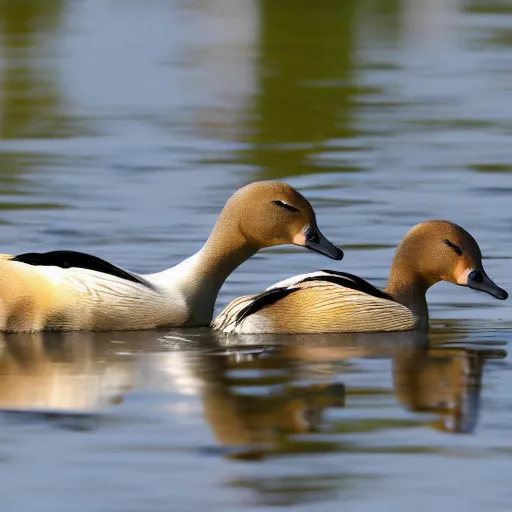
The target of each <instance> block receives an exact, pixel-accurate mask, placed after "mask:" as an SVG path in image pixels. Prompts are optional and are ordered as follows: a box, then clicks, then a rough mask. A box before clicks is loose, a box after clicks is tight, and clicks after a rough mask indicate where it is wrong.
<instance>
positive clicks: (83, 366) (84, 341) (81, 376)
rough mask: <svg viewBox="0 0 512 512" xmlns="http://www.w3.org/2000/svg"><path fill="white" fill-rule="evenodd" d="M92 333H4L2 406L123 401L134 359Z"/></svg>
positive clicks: (86, 406) (79, 406)
mask: <svg viewBox="0 0 512 512" xmlns="http://www.w3.org/2000/svg"><path fill="white" fill-rule="evenodd" d="M111 348H112V346H111V345H110V344H109V340H106V339H100V338H98V337H97V336H94V335H93V334H92V333H65V334H62V335H59V334H56V333H51V334H49V333H36V334H12V335H3V337H2V339H1V342H0V409H2V410H16V411H53V412H55V411H63V412H64V411H65V412H87V411H91V410H94V409H98V408H101V407H104V406H106V405H109V404H115V403H119V402H120V401H122V397H123V394H124V393H126V391H127V390H129V389H130V387H131V386H132V382H133V365H132V363H133V361H132V360H131V359H130V358H128V357H127V356H123V355H119V354H118V353H116V352H113V351H112V350H111Z"/></svg>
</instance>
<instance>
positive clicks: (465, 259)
mask: <svg viewBox="0 0 512 512" xmlns="http://www.w3.org/2000/svg"><path fill="white" fill-rule="evenodd" d="M439 281H448V282H450V283H454V284H457V285H461V286H468V287H470V288H474V289H477V290H481V291H484V292H486V293H489V294H490V295H493V296H494V297H496V298H498V299H502V300H504V299H506V298H507V296H508V295H507V292H505V291H504V290H502V289H501V288H499V287H498V286H497V285H496V284H495V283H494V282H493V281H492V280H491V279H490V278H489V277H488V276H487V274H486V273H485V271H484V269H483V266H482V257H481V253H480V248H479V247H478V244H477V243H476V241H475V239H474V238H473V237H472V236H471V235H470V234H469V233H468V232H467V231H465V230H464V229H462V228H461V227H460V226H457V225H456V224H453V223H451V222H448V221H428V222H423V223H421V224H418V225H416V226H414V227H413V228H412V229H411V230H410V231H409V232H408V233H407V235H406V236H405V238H404V239H403V240H402V242H401V243H400V244H399V246H398V248H397V250H396V253H395V257H394V259H393V264H392V266H391V271H390V276H389V280H388V284H387V286H386V288H385V289H384V291H380V290H378V289H377V288H375V287H373V286H372V285H371V284H370V283H368V282H366V281H364V280H363V279H361V278H359V277H357V276H353V275H351V274H347V273H342V272H333V271H320V272H315V273H312V274H304V275H300V276H296V277H294V278H291V279H287V280H285V281H282V282H281V283H277V284H276V285H274V286H272V287H270V288H268V289H267V290H266V291H265V292H263V293H261V294H257V295H252V296H247V297H241V298H239V299H236V300H234V301H233V302H232V303H231V304H229V305H228V306H227V307H226V308H225V309H224V311H223V312H222V313H221V314H220V315H219V316H218V317H217V318H216V319H215V321H214V322H213V327H214V329H217V330H221V331H224V332H233V333H315V332H367V331H408V330H414V329H424V328H426V327H428V308H427V302H426V297H425V294H426V291H427V290H428V288H430V287H431V286H432V285H433V284H435V283H437V282H439Z"/></svg>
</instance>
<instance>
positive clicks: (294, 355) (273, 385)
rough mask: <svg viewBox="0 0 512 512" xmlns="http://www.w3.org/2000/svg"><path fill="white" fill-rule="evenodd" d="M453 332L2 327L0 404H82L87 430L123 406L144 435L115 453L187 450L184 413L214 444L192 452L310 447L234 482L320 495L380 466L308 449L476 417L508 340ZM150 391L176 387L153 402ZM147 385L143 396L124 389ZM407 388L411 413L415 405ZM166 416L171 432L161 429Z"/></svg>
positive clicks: (296, 499) (254, 455) (233, 454)
mask: <svg viewBox="0 0 512 512" xmlns="http://www.w3.org/2000/svg"><path fill="white" fill-rule="evenodd" d="M452 338H453V340H454V341H456V342H457V344H456V345H455V344H453V343H452V344H451V345H447V344H446V343H444V344H443V343H441V344H438V345H435V346H429V345H428V343H427V342H428V341H429V340H428V339H427V337H426V335H425V334H421V333H398V334H395V333H389V334H385V335H382V334H375V333H369V334H365V335H341V336H337V335H329V336H322V335H316V336H296V337H292V338H290V337H264V336H255V337H251V336H244V337H240V338H236V337H225V336H222V335H218V334H217V333H213V332H211V331H208V330H206V329H198V330H187V331H180V330H175V331H172V332H171V333H169V334H165V335H164V334H162V333H151V332H138V333H137V332H133V333H101V334H93V333H39V334H37V335H22V334H19V335H5V337H4V339H3V343H2V348H1V352H0V409H2V410H4V411H13V410H14V411H23V412H31V413H32V414H30V416H29V419H30V418H32V417H33V416H34V413H37V417H38V418H42V419H46V418H47V415H46V414H42V415H41V414H39V413H41V412H42V413H46V412H48V411H51V412H52V413H53V415H52V416H50V419H51V421H52V423H53V422H54V421H55V418H59V419H63V420H64V421H67V420H69V418H70V413H81V414H80V415H78V416H77V415H76V414H74V415H73V416H72V418H73V423H75V422H76V421H77V419H78V420H79V422H80V429H78V430H79V431H82V430H84V426H85V425H87V430H91V428H94V429H101V428H103V427H102V425H103V423H96V422H95V423H94V425H96V426H93V427H91V426H90V420H91V418H98V417H99V416H97V415H96V414H94V413H95V411H97V410H101V409H102V408H103V410H104V411H107V412H108V413H109V414H111V415H114V414H118V411H120V414H121V417H122V418H123V420H122V424H123V425H126V426H125V427H124V428H131V429H133V430H134V431H135V432H136V435H134V437H133V438H131V439H132V440H131V441H129V442H128V441H125V443H126V442H127V443H128V444H121V448H119V446H117V445H118V444H119V443H117V444H114V445H113V446H112V448H111V450H112V451H109V452H107V454H105V456H103V455H101V456H100V455H99V454H96V457H100V458H99V459H98V460H103V459H102V457H105V459H104V460H105V461H108V460H109V458H108V457H109V455H108V453H110V454H111V453H117V452H116V450H118V449H121V450H122V451H126V452H127V453H132V451H133V453H137V457H138V456H139V455H140V454H141V453H143V452H144V450H148V454H151V457H153V456H154V449H155V448H154V446H155V444H154V443H155V442H156V443H157V444H156V446H158V450H159V451H160V450H163V451H164V452H165V450H169V449H170V450H171V451H172V453H173V454H174V455H173V456H179V455H178V452H176V448H175V447H176V446H178V447H179V448H178V450H179V451H180V450H182V447H181V444H182V442H184V441H185V439H187V434H186V432H184V431H183V430H182V429H183V425H189V424H190V425H192V426H193V425H194V424H196V423H197V422H201V423H202V422H203V421H204V422H205V424H206V425H207V427H208V429H209V430H210V431H211V432H212V434H213V436H214V439H215V442H216V444H217V447H215V449H213V450H212V449H206V450H204V449H200V447H201V446H204V445H203V443H204V441H203V440H202V439H200V440H196V442H197V443H198V444H196V445H192V446H191V447H190V448H189V449H192V450H193V453H194V454H197V452H198V450H199V454H200V455H205V454H210V455H212V454H213V455H216V454H218V453H219V452H220V453H221V454H222V455H223V458H224V459H225V460H227V461H230V460H240V459H241V460H246V461H250V460H263V459H265V458H267V457H270V456H272V457H276V456H279V457H282V456H288V455H293V456H302V457H303V458H304V457H305V461H306V466H305V467H304V470H305V471H306V473H304V474H295V473H293V472H292V473H289V474H285V475H282V476H278V477H269V476H268V475H266V474H261V473H260V472H259V471H257V470H256V474H255V475H254V476H247V475H245V476H244V475H238V473H237V474H236V476H233V477H231V478H229V479H228V480H226V481H224V485H227V486H228V487H229V488H232V489H237V488H240V489H246V490H250V491H252V493H253V494H254V496H255V500H256V501H257V502H261V503H262V504H266V505H268V504H274V505H277V504H291V503H304V502H305V501H313V502H317V501H322V500H325V499H333V498H335V497H336V496H337V495H338V494H339V492H340V489H345V488H346V489H353V487H354V485H356V484H357V482H359V483H360V482H361V479H362V478H363V479H364V477H365V476H368V477H370V476H372V475H370V474H369V473H368V475H366V473H363V474H361V472H359V473H358V474H357V477H355V476H351V473H347V472H346V471H345V470H340V468H337V469H334V470H333V468H336V467H337V466H336V464H335V465H334V466H333V467H332V468H330V469H325V471H324V470H322V471H320V472H319V471H318V465H317V466H315V468H317V469H315V470H313V469H309V468H308V467H307V461H308V460H310V459H314V458H315V456H316V457H317V459H318V457H326V458H327V457H328V456H329V455H332V454H345V455H346V456H350V455H354V454H361V453H364V454H388V455H391V454H393V455H398V454H407V453H411V454H420V453H439V452H440V451H441V452H442V451H443V448H442V447H441V446H438V445H434V446H428V445H424V444H421V443H420V444H416V441H414V443H415V444H414V445H412V446H410V445H403V444H400V441H397V439H400V438H401V437H406V436H402V435H403V434H405V433H406V432H408V431H410V430H411V429H415V430H414V433H413V435H412V439H414V440H416V439H418V436H419V437H420V439H421V436H422V435H423V434H422V433H421V430H420V428H421V427H429V426H434V427H435V428H437V429H438V430H440V431H441V432H442V433H441V434H440V435H443V433H445V432H454V433H456V432H471V431H473V429H474V428H475V426H476V423H477V420H478V413H479V405H480V393H481V390H482V379H483V370H484V367H485V361H487V360H488V359H490V358H502V357H504V355H505V351H504V350H501V349H496V348H492V347H490V346H487V347H485V346H484V347H478V346H476V345H466V346H464V345H462V344H460V340H457V335H454V336H452ZM233 340H235V343H236V342H241V341H243V342H244V345H233ZM226 341H229V342H230V343H226ZM436 341H438V340H436ZM430 342H431V343H432V339H430ZM386 383H387V384H386ZM148 391H149V392H151V393H152V394H153V396H162V397H167V398H166V401H164V402H163V403H162V401H159V400H157V401H156V402H151V401H149V402H147V401H146V400H147V393H148ZM137 393H138V394H139V397H141V396H145V397H146V399H143V400H142V401H141V400H140V399H139V400H137V398H135V400H127V395H129V394H133V395H134V396H135V397H136V396H137ZM191 401H193V402H199V403H200V406H201V408H200V411H199V412H198V411H197V408H196V407H189V405H190V402H191ZM397 402H398V404H400V405H401V406H402V407H405V408H406V409H408V410H409V411H411V412H412V413H414V416H411V417H405V418H404V416H403V413H402V412H401V411H400V408H397V407H396V404H397ZM113 405H115V407H112V406H113ZM148 407H149V408H150V409H149V410H148ZM155 407H156V408H157V409H158V411H159V412H158V418H159V421H158V422H156V423H154V422H148V423H141V422H140V418H141V414H144V416H148V417H151V415H154V413H155V412H156V411H155V410H154V409H153V408H155ZM105 408H106V409H105ZM130 411H131V412H130ZM84 412H85V413H88V414H83V413H84ZM16 417H17V419H19V420H22V421H23V420H24V418H26V417H25V416H24V415H21V416H19V415H17V416H16ZM101 417H103V415H102V416H101ZM84 421H85V423H84ZM105 428H106V429H107V432H106V435H107V436H108V426H107V427H105ZM177 428H178V430H176V429H177ZM161 429H163V430H164V434H163V436H162V434H160V435H161V436H162V437H160V441H155V442H152V439H154V438H155V436H156V438H157V439H158V432H159V431H160V432H161ZM74 430H77V429H76V428H75V429H74ZM176 433H177V434H178V435H177V436H176V435H175V434H176ZM393 434H395V436H393ZM397 434H398V438H397ZM112 435H113V436H114V437H115V436H116V435H117V434H114V432H112ZM121 439H123V438H122V437H121ZM409 439H410V436H409ZM120 442H121V443H122V441H120ZM132 443H133V446H132ZM141 450H142V452H141ZM141 456H142V455H141ZM171 460H173V459H172V458H171ZM327 460H329V459H327ZM331 460H332V459H331ZM317 464H318V461H317ZM321 467H323V466H321ZM329 467H330V466H327V468H329ZM354 479H356V480H357V482H356V481H354Z"/></svg>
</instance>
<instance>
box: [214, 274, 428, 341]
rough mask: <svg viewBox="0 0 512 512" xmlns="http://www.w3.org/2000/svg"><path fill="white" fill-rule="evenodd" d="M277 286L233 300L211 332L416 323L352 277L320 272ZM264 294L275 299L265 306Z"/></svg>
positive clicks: (362, 328)
mask: <svg viewBox="0 0 512 512" xmlns="http://www.w3.org/2000/svg"><path fill="white" fill-rule="evenodd" d="M282 284H286V285H287V286H285V287H282V288H278V287H276V286H272V287H270V288H269V289H267V291H265V292H264V293H262V294H259V295H252V296H247V297H241V298H238V299H236V300H235V301H233V302H232V303H231V304H229V305H228V306H227V307H226V309H225V310H224V311H223V312H222V313H221V314H220V315H219V316H218V317H217V318H216V319H215V321H214V323H213V328H214V329H218V330H222V331H224V332H230V333H251V332H259V333H264V332H269V333H271V332H272V333H299V332H300V333H317V332H325V333H328V332H366V331H407V330H411V329H414V328H415V326H416V324H417V322H418V318H417V317H416V316H415V315H414V314H413V312H412V311H411V310H409V309H408V308H407V307H406V306H403V305H402V304H400V303H398V302H395V301H393V300H392V299H391V297H389V296H388V295H386V294H385V293H384V292H382V291H380V290H378V289H377V288H375V287H374V286H372V285H371V284H370V283H368V282H367V281H365V280H363V279H361V278H359V277H357V276H353V275H352V274H346V273H337V272H331V271H321V272H315V273H313V274H303V275H301V276H297V277H296V278H293V279H290V280H286V281H283V282H282ZM269 291H271V292H272V293H273V294H274V296H273V298H274V299H275V300H272V301H269V295H268V294H269ZM285 291H286V292H287V293H283V292H285ZM279 292H281V293H279ZM261 301H264V304H261ZM251 311H252V313H251ZM247 312H249V314H248V313H247ZM262 329H266V331H265V330H262Z"/></svg>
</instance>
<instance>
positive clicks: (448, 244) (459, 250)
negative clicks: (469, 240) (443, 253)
mask: <svg viewBox="0 0 512 512" xmlns="http://www.w3.org/2000/svg"><path fill="white" fill-rule="evenodd" d="M443 242H444V243H445V244H446V245H447V246H448V247H450V248H452V249H453V250H454V251H455V252H456V253H457V254H458V255H459V256H461V255H462V249H461V248H460V247H459V246H458V245H455V244H454V243H453V242H450V240H448V239H445V240H443Z"/></svg>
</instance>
